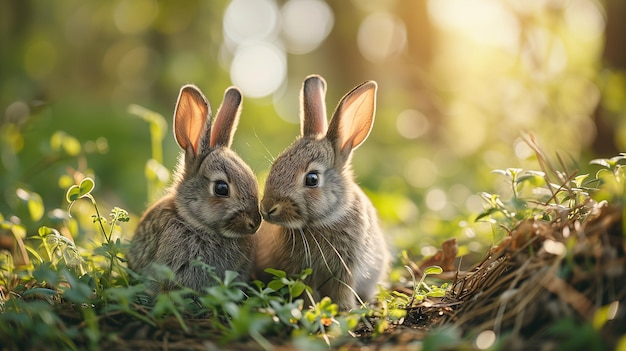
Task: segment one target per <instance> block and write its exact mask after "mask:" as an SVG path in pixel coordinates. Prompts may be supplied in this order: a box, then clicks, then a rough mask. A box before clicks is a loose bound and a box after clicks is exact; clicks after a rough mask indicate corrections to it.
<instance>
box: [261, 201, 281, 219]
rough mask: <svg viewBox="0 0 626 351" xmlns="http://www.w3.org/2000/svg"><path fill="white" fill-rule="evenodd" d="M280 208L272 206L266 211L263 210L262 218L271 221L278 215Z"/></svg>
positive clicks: (275, 205) (278, 205)
mask: <svg viewBox="0 0 626 351" xmlns="http://www.w3.org/2000/svg"><path fill="white" fill-rule="evenodd" d="M280 208H281V206H280V204H274V205H272V207H270V209H269V210H267V211H265V209H263V218H265V219H266V220H268V221H271V220H272V217H276V216H278V215H280Z"/></svg>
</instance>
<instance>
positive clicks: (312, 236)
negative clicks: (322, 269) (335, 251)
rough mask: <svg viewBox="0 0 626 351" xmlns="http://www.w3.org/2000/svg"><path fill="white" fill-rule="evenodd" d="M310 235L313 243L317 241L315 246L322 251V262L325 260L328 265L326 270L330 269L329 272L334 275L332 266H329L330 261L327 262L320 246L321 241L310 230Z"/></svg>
mask: <svg viewBox="0 0 626 351" xmlns="http://www.w3.org/2000/svg"><path fill="white" fill-rule="evenodd" d="M300 230H302V229H300ZM309 234H311V238H313V241H315V244H316V245H317V249H318V250H319V251H320V254H321V255H322V260H324V264H325V265H326V268H328V271H329V272H330V273H331V274H333V275H334V273H333V270H332V268H330V265H329V264H328V261H327V260H326V255H324V250H322V247H321V246H320V243H319V241H317V239H316V238H315V233H313V232H312V231H311V230H310V229H309Z"/></svg>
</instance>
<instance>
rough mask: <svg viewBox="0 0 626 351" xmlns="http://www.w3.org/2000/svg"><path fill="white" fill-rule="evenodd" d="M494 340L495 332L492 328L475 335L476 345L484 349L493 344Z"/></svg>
mask: <svg viewBox="0 0 626 351" xmlns="http://www.w3.org/2000/svg"><path fill="white" fill-rule="evenodd" d="M495 342H496V333H494V332H493V330H485V331H483V332H481V333H480V334H478V336H477V337H476V347H477V348H478V349H479V350H485V349H488V348H490V347H491V346H493V344H494V343H495Z"/></svg>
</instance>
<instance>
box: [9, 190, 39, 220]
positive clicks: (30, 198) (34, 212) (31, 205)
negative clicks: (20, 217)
mask: <svg viewBox="0 0 626 351" xmlns="http://www.w3.org/2000/svg"><path fill="white" fill-rule="evenodd" d="M15 194H16V195H17V198H18V199H19V200H20V201H21V202H22V203H23V204H25V205H26V209H27V210H28V214H29V216H30V219H31V220H32V221H33V222H37V221H39V220H40V219H41V218H42V217H43V215H44V212H45V211H44V205H43V200H42V198H41V196H40V195H39V194H37V193H35V192H32V191H28V190H25V189H22V188H18V189H17V190H16V191H15Z"/></svg>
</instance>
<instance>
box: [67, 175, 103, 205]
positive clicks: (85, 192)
mask: <svg viewBox="0 0 626 351" xmlns="http://www.w3.org/2000/svg"><path fill="white" fill-rule="evenodd" d="M95 187H96V182H94V180H93V179H91V178H89V177H87V178H85V179H83V180H81V181H80V184H78V185H72V186H71V187H69V189H67V192H66V193H65V199H66V200H67V202H69V203H72V202H74V201H76V200H78V199H80V198H83V197H88V198H90V199H91V200H92V202H94V200H93V197H91V192H92V191H93V189H94V188H95Z"/></svg>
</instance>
